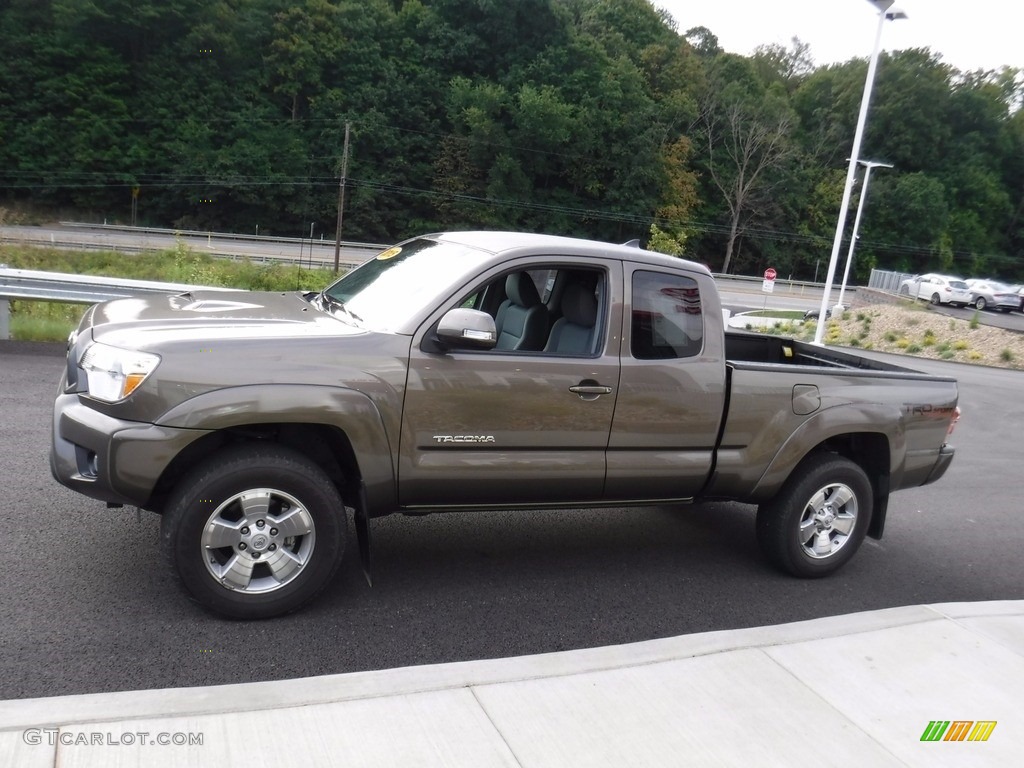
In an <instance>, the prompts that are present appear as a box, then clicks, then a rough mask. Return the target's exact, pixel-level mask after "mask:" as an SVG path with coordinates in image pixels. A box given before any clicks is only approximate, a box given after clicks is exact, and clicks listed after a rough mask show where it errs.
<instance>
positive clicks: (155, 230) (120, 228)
mask: <svg viewBox="0 0 1024 768" xmlns="http://www.w3.org/2000/svg"><path fill="white" fill-rule="evenodd" d="M57 223H58V224H60V225H61V226H62V227H78V228H83V229H103V230H107V231H112V232H127V233H130V234H139V235H170V236H172V237H173V236H174V235H185V236H187V237H216V238H217V239H218V240H249V241H256V242H261V243H289V244H292V245H299V244H303V245H309V243H310V242H313V243H316V244H317V245H322V246H324V247H330V248H333V247H334V240H330V241H327V240H323V239H320V240H313V241H311V240H310V238H308V237H278V236H276V235H258V234H257V235H246V234H241V233H238V232H213V231H210V230H198V229H161V228H160V227H129V226H126V225H123V224H89V223H88V222H82V221H60V222H57ZM391 245H393V244H392V243H386V244H382V243H361V242H357V241H354V240H342V241H341V247H342V248H361V249H366V250H372V251H375V252H376V251H383V250H384V249H385V248H388V247H389V246H391Z"/></svg>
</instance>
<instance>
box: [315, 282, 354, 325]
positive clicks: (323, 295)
mask: <svg viewBox="0 0 1024 768" xmlns="http://www.w3.org/2000/svg"><path fill="white" fill-rule="evenodd" d="M317 298H318V299H319V304H320V309H322V310H323V309H324V308H325V305H326V307H327V309H326V311H328V312H331V313H333V311H334V310H336V309H340V310H341V311H342V312H344V313H345V314H346V315H348V316H349V317H351V318H352V319H353V320H355V321H356V322H357V323H361V322H363V318H361V317H360V316H359V315H357V314H356V313H355V312H353V311H352V310H351V309H349V308H348V307H346V306H345V302H343V301H341V300H340V299H336V298H334V297H333V296H331V294H329V293H327V291H326V290H324V291H321V292H320V294H319V295H318V296H317Z"/></svg>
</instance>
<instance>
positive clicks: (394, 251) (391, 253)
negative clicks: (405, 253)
mask: <svg viewBox="0 0 1024 768" xmlns="http://www.w3.org/2000/svg"><path fill="white" fill-rule="evenodd" d="M401 252H402V249H401V248H399V247H398V246H397V245H396V246H395V247H394V248H388V249H387V250H386V251H381V252H380V253H378V254H377V259H378V261H384V260H385V259H393V258H395V256H397V255H398V254H400V253H401Z"/></svg>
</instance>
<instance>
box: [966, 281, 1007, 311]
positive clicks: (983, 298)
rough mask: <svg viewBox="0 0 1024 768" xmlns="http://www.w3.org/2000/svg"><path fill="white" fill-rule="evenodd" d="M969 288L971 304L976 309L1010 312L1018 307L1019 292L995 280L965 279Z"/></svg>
mask: <svg viewBox="0 0 1024 768" xmlns="http://www.w3.org/2000/svg"><path fill="white" fill-rule="evenodd" d="M966 283H967V285H969V286H970V288H971V304H973V305H974V306H975V307H977V308H978V309H998V310H999V311H1000V312H1010V311H1012V310H1014V309H1020V294H1019V293H1017V291H1016V290H1014V289H1013V288H1011V287H1010V286H1008V285H1004V284H1003V283H1000V282H998V281H996V280H967V281H966Z"/></svg>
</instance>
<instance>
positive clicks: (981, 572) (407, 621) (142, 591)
mask: <svg viewBox="0 0 1024 768" xmlns="http://www.w3.org/2000/svg"><path fill="white" fill-rule="evenodd" d="M60 353H61V349H60V346H59V345H33V344H21V343H14V342H0V397H2V400H3V402H2V405H3V411H2V412H3V414H4V415H3V419H2V422H0V423H2V434H3V435H4V438H5V439H4V441H3V443H2V448H0V451H2V459H0V467H2V469H0V486H2V487H3V488H4V490H5V497H6V501H7V503H6V504H5V505H4V507H3V510H2V511H0V521H2V525H3V535H2V536H0V555H2V558H3V562H4V564H5V566H6V568H5V574H4V575H5V578H4V583H3V586H2V587H0V594H2V596H3V603H4V606H5V609H6V610H5V620H4V622H3V623H2V624H0V644H2V647H3V648H4V649H5V653H4V654H3V656H2V660H0V698H2V699H13V698H24V697H38V696H51V695H60V694H69V693H87V692H99V691H113V690H134V689H142V688H162V687H181V686H192V685H207V684H219V683H233V682H249V681H260V680H277V679H285V678H295V677H305V676H311V675H321V674H329V673H336V672H350V671H358V670H369V669H382V668H391V667H397V666H403V665H414V664H426V663H435V662H444V661H459V660H469V659H487V658H497V657H505V656H518V655H523V654H532V653H541V652H547V651H556V650H567V649H575V648H589V647H595V646H603V645H611V644H617V643H626V642H634V641H640V640H647V639H653V638H661V637H671V636H676V635H682V634H689V633H694V632H704V631H709V630H719V629H735V628H742V627H753V626H759V625H767V624H777V623H782V622H789V621H797V620H803V619H811V618H818V617H822V616H833V615H838V614H845V613H851V612H855V611H865V610H873V609H877V608H885V607H892V606H900V605H912V604H919V603H925V604H927V603H940V602H950V601H980V600H1003V599H1022V598H1024V583H1022V580H1021V578H1020V562H1021V559H1020V551H1021V547H1022V545H1024V519H1022V516H1021V515H1020V509H1019V493H1018V492H1017V487H1016V485H1017V481H1016V478H1017V477H1018V476H1019V475H1018V473H1019V466H1020V456H1021V449H1020V443H1021V427H1022V426H1024V401H1022V399H1021V397H1020V392H1021V391H1022V385H1024V374H1022V373H1020V372H1013V371H1004V370H997V369H986V368H977V367H971V366H964V365H958V364H953V363H939V362H930V361H919V360H906V359H904V360H903V362H904V363H905V364H910V365H912V366H914V367H917V368H921V369H924V370H928V371H931V372H940V373H943V374H947V375H949V374H952V375H954V376H956V377H957V378H958V379H959V380H960V386H961V401H960V402H961V407H962V409H963V412H964V415H963V418H962V419H961V423H960V425H959V426H958V427H957V431H956V433H955V435H954V440H953V443H954V444H955V445H956V446H957V457H956V459H955V460H954V462H953V465H952V467H951V469H950V471H949V472H948V473H947V475H946V477H945V478H943V479H942V480H941V481H940V482H939V483H937V484H935V485H932V486H926V487H923V488H919V489H914V490H907V491H902V492H900V493H897V494H895V495H894V496H893V499H892V503H891V505H890V512H889V518H888V526H887V530H886V536H885V538H884V539H883V540H882V541H881V542H875V541H872V540H868V542H867V543H866V544H865V546H864V547H863V549H862V551H861V552H860V553H859V554H858V556H857V557H856V558H855V559H854V560H853V562H851V563H850V565H849V566H848V567H847V568H845V569H844V570H843V571H841V572H840V573H839V574H837V575H835V576H833V577H831V578H828V579H824V580H819V581H801V580H797V579H792V578H789V577H786V576H782V575H780V574H778V573H776V572H775V571H773V570H771V569H770V568H769V567H768V566H767V565H766V564H765V563H764V562H763V561H762V560H761V558H760V556H759V555H758V552H757V547H756V543H755V541H754V530H753V522H754V518H753V508H752V507H748V506H744V505H739V504H708V505H700V506H697V507H675V506H664V507H650V508H630V509H613V510H578V511H568V512H557V511H551V512H516V513H511V512H507V513H502V512H495V513H483V514H480V513H460V514H452V515H447V516H441V515H438V516H428V517H424V518H406V517H401V516H393V517H390V518H386V519H383V520H378V521H375V522H374V524H373V525H374V529H373V534H374V546H375V557H376V562H375V572H374V586H373V587H372V588H371V587H369V586H368V585H367V584H366V582H365V581H364V580H363V577H362V574H361V571H360V569H359V564H358V558H357V557H356V556H355V553H354V551H353V550H354V547H352V546H351V545H352V544H353V543H354V542H350V551H349V553H348V559H347V562H346V563H345V564H344V565H343V567H342V572H341V573H340V574H339V576H338V579H337V583H336V584H335V585H334V588H333V589H332V590H331V591H330V593H329V594H327V595H325V596H324V597H323V598H322V599H320V600H319V601H318V602H316V603H315V604H314V605H312V606H311V607H310V608H309V609H307V610H305V611H303V612H301V613H299V614H297V615H294V616H290V617H285V618H281V619H275V620H272V621H265V622H258V623H247V622H232V621H225V620H222V619H219V618H216V617H213V616H211V615H209V614H207V613H205V612H203V611H202V610H201V609H199V608H198V607H197V606H195V605H193V604H192V603H190V602H189V601H188V600H187V599H185V598H184V596H183V595H182V594H181V593H180V592H179V591H178V589H177V588H176V586H175V585H174V584H173V583H172V582H170V581H169V580H168V577H167V575H166V572H165V567H164V564H163V558H162V556H161V552H160V551H159V547H158V537H157V531H158V527H159V526H158V523H159V521H158V519H157V518H156V517H155V516H154V515H151V514H148V513H142V514H141V516H138V517H137V515H136V512H135V511H134V510H131V509H122V510H106V509H105V508H104V507H103V505H102V504H100V503H98V502H93V501H90V500H88V499H86V498H84V497H81V496H78V495H76V494H74V493H72V492H70V491H68V490H65V489H63V488H62V487H61V486H59V485H57V483H56V482H55V481H53V479H52V478H51V477H50V474H49V467H48V464H47V452H48V446H49V423H50V408H51V404H52V397H53V394H54V390H55V387H56V384H57V379H58V376H59V372H60V367H61V364H62V358H61V355H60Z"/></svg>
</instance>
